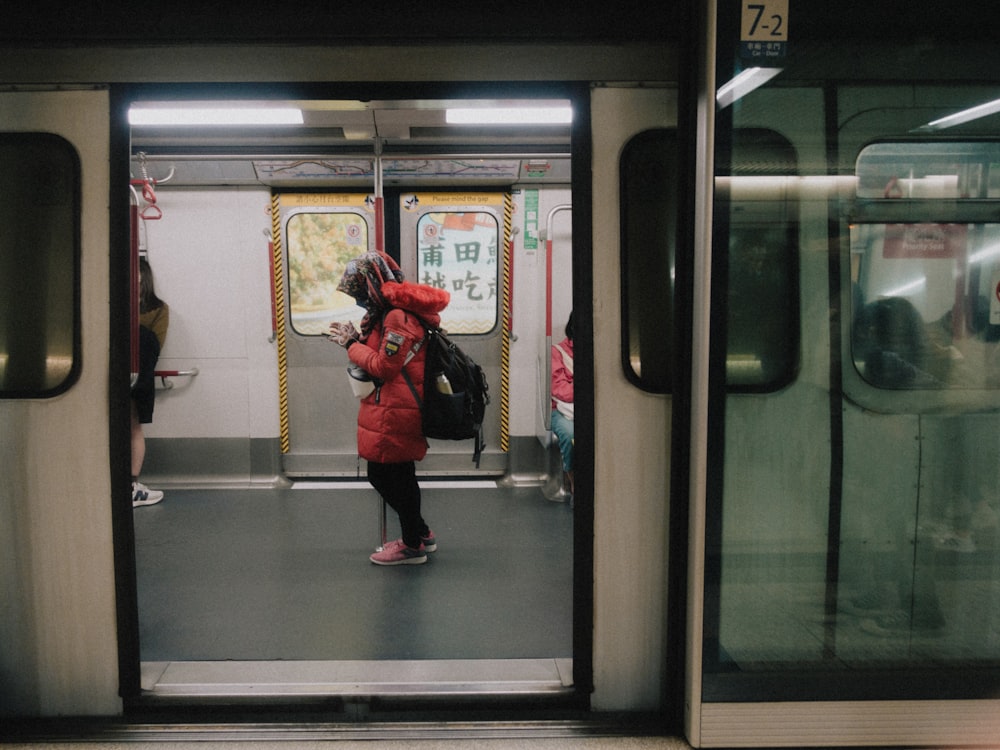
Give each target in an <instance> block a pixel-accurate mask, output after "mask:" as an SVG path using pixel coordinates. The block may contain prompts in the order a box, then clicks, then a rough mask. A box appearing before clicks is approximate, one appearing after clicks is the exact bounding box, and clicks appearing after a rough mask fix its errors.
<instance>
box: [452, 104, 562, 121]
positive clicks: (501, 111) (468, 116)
mask: <svg viewBox="0 0 1000 750" xmlns="http://www.w3.org/2000/svg"><path fill="white" fill-rule="evenodd" d="M445 121H446V122H447V123H448V124H449V125H568V124H569V123H571V122H572V121H573V110H572V108H571V107H488V108H487V107H482V108H477V107H462V108H457V109H449V110H447V111H446V113H445Z"/></svg>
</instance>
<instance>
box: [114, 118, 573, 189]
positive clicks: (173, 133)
mask: <svg viewBox="0 0 1000 750" xmlns="http://www.w3.org/2000/svg"><path fill="white" fill-rule="evenodd" d="M137 104H138V103H137ZM143 104H148V105H149V106H151V107H153V108H157V107H159V108H163V107H165V106H166V104H165V103H143ZM210 104H211V103H207V102H201V103H199V106H201V107H208V106H210ZM217 104H218V105H219V106H224V107H229V108H231V107H233V106H234V103H233V102H219V103H217ZM245 104H249V103H241V105H245ZM267 105H268V106H270V107H276V106H284V107H290V108H295V109H298V110H300V111H301V112H302V123H301V124H298V125H253V126H246V125H243V126H231V125H171V126H146V125H134V126H133V128H132V174H133V177H135V178H140V177H148V178H150V179H153V180H156V181H157V182H158V183H164V184H171V185H175V186H185V187H196V186H202V187H208V186H239V185H267V186H269V187H275V188H286V189H297V188H334V189H335V188H341V187H343V188H351V189H356V188H358V187H365V186H372V185H373V184H374V179H375V167H376V152H378V155H379V156H380V158H381V170H382V179H383V184H384V186H386V187H390V186H396V185H399V186H411V185H428V186H432V185H435V184H444V183H448V184H451V185H454V184H466V185H469V186H470V187H471V186H484V187H485V186H499V185H511V184H514V183H518V184H524V183H550V184H551V183H567V182H569V179H570V159H569V153H570V126H569V125H568V124H557V125H537V124H536V125H529V124H503V125H453V124H449V123H448V122H447V121H446V111H447V110H448V109H449V108H452V107H455V106H459V105H461V106H464V107H471V108H475V109H490V108H498V107H503V108H507V109H510V108H516V107H518V106H521V107H524V106H528V105H531V106H532V107H539V106H543V105H548V106H554V105H561V106H568V102H566V101H563V100H558V101H538V100H533V101H495V100H474V101H470V100H461V101H443V100H434V101H423V100H413V101H368V102H361V101H287V102H267Z"/></svg>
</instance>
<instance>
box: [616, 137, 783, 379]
mask: <svg viewBox="0 0 1000 750" xmlns="http://www.w3.org/2000/svg"><path fill="white" fill-rule="evenodd" d="M736 137H737V147H738V148H737V151H736V153H737V154H738V155H739V158H738V160H737V161H736V162H735V163H734V164H733V168H732V176H731V177H722V178H720V179H719V181H718V185H719V191H720V194H722V195H724V197H725V198H726V199H727V200H728V205H729V215H728V220H729V222H730V233H729V256H728V260H729V294H728V295H727V315H728V320H729V327H728V335H727V357H726V383H727V387H728V388H729V389H730V390H731V391H734V392H766V391H774V390H777V389H780V388H782V387H784V386H785V385H787V384H788V383H790V382H791V381H792V379H793V378H794V377H795V373H796V371H797V369H798V348H797V346H796V344H795V342H797V341H798V331H799V313H798V310H799V291H798V290H799V285H798V278H799V252H798V245H797V240H796V238H797V237H798V233H799V229H798V219H797V214H796V210H797V209H796V205H795V202H794V200H791V199H789V197H788V196H789V195H790V193H791V188H790V186H789V184H788V181H790V180H794V176H795V175H796V174H797V165H796V158H795V152H794V149H792V147H791V146H790V145H789V143H788V141H787V140H785V139H784V138H782V137H781V136H780V135H778V134H777V133H775V132H773V131H770V130H764V129H746V130H740V131H737V136H736ZM674 174H676V134H675V132H674V131H672V130H654V131H648V132H646V133H642V134H640V135H638V136H636V137H635V138H633V139H632V141H631V142H630V143H629V144H628V145H627V146H626V147H625V149H624V151H623V152H622V159H621V175H622V187H621V207H622V208H621V213H622V268H623V272H622V284H623V289H622V319H623V331H624V332H625V333H624V336H623V339H624V342H623V356H622V359H623V366H624V369H625V373H626V376H627V377H628V378H629V379H630V380H631V381H632V382H634V383H635V384H636V385H638V386H639V387H640V388H642V389H644V390H648V391H651V392H654V393H666V392H669V391H670V378H671V370H670V367H671V362H670V342H671V335H672V326H673V310H672V306H673V303H672V299H673V278H674V243H675V235H676V226H677V187H676V184H675V181H674V180H673V179H672V178H673V175H674ZM664 280H668V281H664Z"/></svg>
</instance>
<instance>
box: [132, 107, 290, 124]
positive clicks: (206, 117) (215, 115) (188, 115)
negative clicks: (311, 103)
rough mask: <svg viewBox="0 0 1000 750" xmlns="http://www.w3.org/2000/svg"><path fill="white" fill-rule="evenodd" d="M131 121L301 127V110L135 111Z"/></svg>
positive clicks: (215, 108)
mask: <svg viewBox="0 0 1000 750" xmlns="http://www.w3.org/2000/svg"><path fill="white" fill-rule="evenodd" d="M128 121H129V123H131V124H132V125H139V126H164V125H181V126H183V125H301V124H302V123H303V120H302V110H299V109H294V108H290V107H246V108H237V107H170V108H167V107H133V108H132V109H130V110H129V111H128Z"/></svg>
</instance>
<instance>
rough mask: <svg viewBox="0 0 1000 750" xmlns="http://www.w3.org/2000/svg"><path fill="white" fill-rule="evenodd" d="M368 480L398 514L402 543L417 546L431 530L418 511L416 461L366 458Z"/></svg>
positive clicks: (418, 495) (418, 491) (418, 497)
mask: <svg viewBox="0 0 1000 750" xmlns="http://www.w3.org/2000/svg"><path fill="white" fill-rule="evenodd" d="M368 481H369V482H371V485H372V487H374V488H375V490H376V492H378V494H379V495H381V496H382V499H383V500H385V501H386V503H388V504H389V507H390V508H392V509H393V510H394V511H396V515H397V516H399V527H400V529H401V530H402V537H403V543H404V544H405V545H406V546H407V547H414V548H416V547H419V546H420V537H421V536H426V535H427V534H428V533H430V529H428V528H427V524H426V523H424V519H423V516H421V515H420V485H419V484H417V465H416V463H414V462H413V461H406V462H404V463H401V464H379V463H375V462H374V461H369V462H368Z"/></svg>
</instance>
